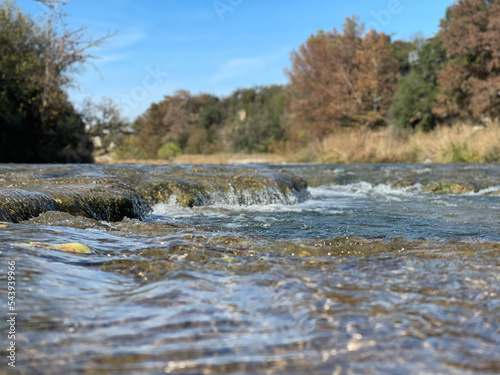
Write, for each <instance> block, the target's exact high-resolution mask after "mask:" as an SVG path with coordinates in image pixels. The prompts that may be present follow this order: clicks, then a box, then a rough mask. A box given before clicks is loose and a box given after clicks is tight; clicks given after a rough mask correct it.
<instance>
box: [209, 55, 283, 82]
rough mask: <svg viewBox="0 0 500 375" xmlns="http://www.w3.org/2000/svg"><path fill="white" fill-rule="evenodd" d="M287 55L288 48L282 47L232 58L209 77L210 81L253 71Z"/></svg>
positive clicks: (226, 78)
mask: <svg viewBox="0 0 500 375" xmlns="http://www.w3.org/2000/svg"><path fill="white" fill-rule="evenodd" d="M285 55H288V50H287V49H286V50H285V49H282V50H281V51H279V52H277V53H272V54H268V55H264V56H259V57H240V58H234V59H231V60H229V61H227V62H226V63H224V64H223V65H222V66H221V67H220V69H219V70H218V71H217V72H216V73H215V74H214V75H212V76H211V77H210V78H209V82H210V83H219V82H222V81H226V80H229V79H234V78H237V77H241V76H244V75H247V74H249V73H254V72H256V71H259V70H262V69H264V68H266V67H267V66H268V65H269V64H271V63H273V62H275V61H277V60H279V59H281V58H282V57H283V56H285Z"/></svg>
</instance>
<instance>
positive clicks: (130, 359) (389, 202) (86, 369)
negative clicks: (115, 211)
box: [0, 164, 500, 374]
mask: <svg viewBox="0 0 500 375" xmlns="http://www.w3.org/2000/svg"><path fill="white" fill-rule="evenodd" d="M16 168H17V167H16V166H13V165H10V166H5V168H4V169H3V170H0V172H2V173H3V176H4V177H5V176H6V174H7V171H8V173H11V172H12V171H15V172H16ZM30 168H31V169H30ZM37 168H38V169H40V170H41V169H43V168H44V167H38V166H23V167H19V170H22V172H23V173H25V177H26V179H28V180H29V179H30V176H31V177H32V176H33V175H32V174H31V173H33V172H32V171H34V170H35V169H37ZM68 168H70V167H68ZM71 168H82V170H85V173H86V174H89V173H92V174H94V175H99V176H102V175H107V176H109V175H112V174H113V173H114V174H119V173H125V172H123V171H127V170H130V171H133V173H137V172H136V171H137V168H143V169H144V170H146V169H147V170H148V171H151V173H154V171H155V168H156V167H155V166H139V167H138V166H113V167H105V166H99V165H95V166H94V165H90V166H75V167H71ZM256 168H257V169H263V168H269V169H270V170H271V171H275V172H287V173H290V174H293V175H296V176H299V177H301V178H303V179H304V180H305V181H307V182H308V183H309V187H308V195H307V196H303V197H302V199H297V200H291V201H284V202H279V201H276V200H272V199H271V200H269V201H266V200H265V199H263V198H262V199H261V198H259V199H257V200H255V199H254V200H251V199H250V200H244V201H242V200H241V199H239V200H238V199H236V200H235V199H229V198H228V197H227V196H226V197H221V198H220V199H215V198H213V199H211V200H209V201H205V202H204V204H199V205H198V204H197V205H194V206H193V207H182V206H181V205H179V204H177V203H176V202H174V201H172V200H171V201H167V202H162V203H155V204H153V205H151V207H150V209H149V210H147V212H145V213H144V215H142V217H139V218H124V219H123V220H117V221H107V220H95V219H92V218H88V217H82V216H75V215H71V214H69V213H67V212H60V211H53V210H49V211H47V212H43V213H42V214H40V215H39V216H37V217H33V218H31V219H29V220H23V221H20V222H19V223H14V222H3V223H0V251H1V252H0V260H1V274H0V279H2V281H1V284H0V285H2V287H1V288H2V289H3V290H4V293H3V294H2V306H3V307H2V308H3V310H4V313H3V319H2V323H0V332H2V333H1V335H2V336H3V337H2V338H1V340H2V343H3V345H4V346H5V347H8V346H9V344H10V341H11V340H9V339H8V338H7V335H8V333H9V324H10V323H9V322H8V319H9V317H11V316H12V315H8V314H9V310H8V306H7V302H8V301H9V300H8V299H7V285H8V284H7V281H8V280H7V279H8V267H9V264H14V268H15V271H14V273H15V310H11V311H15V312H16V315H15V317H16V318H15V322H16V323H15V366H16V367H15V370H17V373H20V374H38V373H40V374H70V373H71V374H73V373H82V374H125V373H127V374H141V373H148V374H160V373H167V374H169V373H171V374H257V373H265V374H500V231H499V223H500V196H499V192H500V165H498V164H489V165H486V164H485V165H468V164H456V165H424V164H422V165H391V164H387V165H384V164H373V165H271V166H256ZM119 170H121V172H118V171H119ZM12 173H13V172H12ZM16 173H17V172H16ZM131 173H132V172H131ZM0 176H2V174H0ZM450 183H453V184H455V185H450ZM443 189H444V191H443ZM446 189H449V191H446ZM451 193H453V194H451ZM68 242H78V243H82V244H84V245H86V246H88V248H89V249H90V250H91V254H77V253H67V252H63V251H57V250H54V249H49V248H46V247H43V246H34V245H33V244H34V243H37V244H51V243H52V244H61V243H68ZM7 355H8V354H7ZM8 362H9V359H8V357H6V356H3V359H2V363H0V373H2V372H5V371H7V369H9V366H8ZM12 373H16V372H15V371H13V372H12Z"/></svg>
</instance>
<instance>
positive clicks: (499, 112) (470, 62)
mask: <svg viewBox="0 0 500 375" xmlns="http://www.w3.org/2000/svg"><path fill="white" fill-rule="evenodd" d="M440 35H441V38H442V40H443V45H444V47H445V49H446V52H447V55H448V63H447V65H446V66H445V67H444V69H443V70H442V71H441V73H440V74H439V83H440V85H441V89H442V91H443V93H444V94H443V95H441V96H440V97H439V99H440V105H439V106H438V107H437V108H436V109H435V112H436V113H437V114H438V115H440V116H441V117H443V118H446V117H448V118H453V117H457V116H458V117H460V118H462V119H470V118H472V119H479V120H480V119H482V118H484V117H490V118H492V119H494V118H498V117H499V116H500V1H499V0H459V1H456V2H455V3H454V4H453V5H452V6H451V7H450V8H449V9H448V12H447V15H446V18H445V19H444V20H442V21H441V34H440Z"/></svg>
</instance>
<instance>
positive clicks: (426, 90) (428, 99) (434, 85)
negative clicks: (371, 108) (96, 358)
mask: <svg viewBox="0 0 500 375" xmlns="http://www.w3.org/2000/svg"><path fill="white" fill-rule="evenodd" d="M445 63H446V51H445V49H444V47H443V44H442V42H441V39H440V37H439V36H436V37H434V38H432V39H430V40H428V41H427V42H425V43H424V44H423V45H422V47H421V49H420V51H419V60H418V63H417V64H414V65H413V66H412V67H411V71H410V73H409V74H408V75H405V76H403V77H401V79H400V80H399V82H398V86H397V91H396V93H395V95H394V98H393V101H392V104H391V107H390V111H389V113H390V116H391V117H392V119H393V120H394V121H395V123H396V125H398V126H399V127H403V128H410V127H411V128H417V129H420V130H424V131H427V130H432V129H433V128H434V127H435V125H436V123H437V118H436V116H435V114H434V113H433V109H434V108H435V106H436V96H437V95H438V93H439V85H438V75H439V72H440V70H441V69H442V67H443V66H444V64H445Z"/></svg>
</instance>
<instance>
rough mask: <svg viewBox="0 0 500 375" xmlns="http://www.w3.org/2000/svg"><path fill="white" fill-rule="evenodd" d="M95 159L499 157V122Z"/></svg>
mask: <svg viewBox="0 0 500 375" xmlns="http://www.w3.org/2000/svg"><path fill="white" fill-rule="evenodd" d="M96 162H97V163H98V164H137V163H140V164H287V163H288V164H290V163H292V164H294V163H343V164H353V163H497V162H500V122H499V121H496V122H492V121H490V122H486V125H473V124H457V125H455V126H453V127H448V126H446V127H439V128H436V129H435V130H433V131H431V132H427V133H423V132H418V131H413V130H406V131H401V130H395V129H394V128H391V127H388V128H383V129H378V130H366V129H353V130H342V131H339V132H338V133H336V134H332V135H330V136H328V137H326V138H324V139H321V140H312V141H309V142H308V143H306V144H304V146H303V147H301V148H299V149H297V150H288V151H282V152H280V153H260V154H237V153H219V154H211V155H203V154H196V155H193V154H183V155H178V156H176V157H174V158H171V159H169V160H158V159H156V160H137V159H136V160H130V159H127V160H120V159H115V158H113V157H112V156H109V155H107V156H100V157H96Z"/></svg>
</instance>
